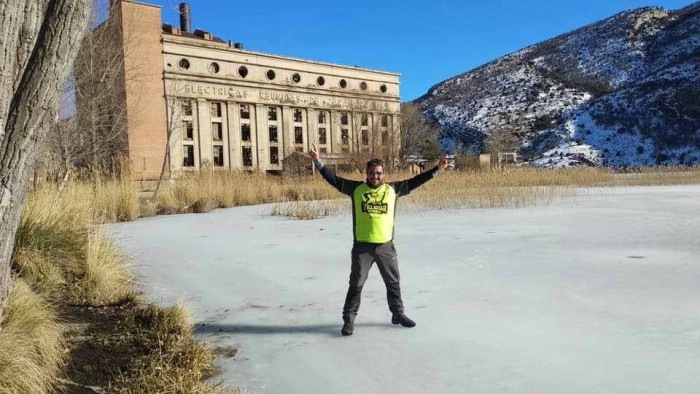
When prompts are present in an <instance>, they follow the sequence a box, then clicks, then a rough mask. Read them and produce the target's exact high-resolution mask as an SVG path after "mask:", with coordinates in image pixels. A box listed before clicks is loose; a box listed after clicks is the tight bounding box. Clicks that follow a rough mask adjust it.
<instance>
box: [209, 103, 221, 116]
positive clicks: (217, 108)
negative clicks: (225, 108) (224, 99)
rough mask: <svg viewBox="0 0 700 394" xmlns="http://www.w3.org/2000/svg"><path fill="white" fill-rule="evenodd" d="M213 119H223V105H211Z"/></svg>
mask: <svg viewBox="0 0 700 394" xmlns="http://www.w3.org/2000/svg"><path fill="white" fill-rule="evenodd" d="M211 117H212V118H220V117H221V103H211Z"/></svg>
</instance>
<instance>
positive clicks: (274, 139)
mask: <svg viewBox="0 0 700 394" xmlns="http://www.w3.org/2000/svg"><path fill="white" fill-rule="evenodd" d="M270 142H277V126H270Z"/></svg>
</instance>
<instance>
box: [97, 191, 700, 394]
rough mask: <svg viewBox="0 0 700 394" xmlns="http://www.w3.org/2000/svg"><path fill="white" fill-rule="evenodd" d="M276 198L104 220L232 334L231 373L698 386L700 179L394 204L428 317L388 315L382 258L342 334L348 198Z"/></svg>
mask: <svg viewBox="0 0 700 394" xmlns="http://www.w3.org/2000/svg"><path fill="white" fill-rule="evenodd" d="M425 187H430V186H429V185H426V186H425ZM348 209H349V202H348ZM269 210H270V206H254V207H241V208H232V209H221V210H216V211H213V212H210V213H207V214H192V215H179V216H161V217H155V218H149V219H143V220H138V221H135V222H130V223H122V224H115V225H111V226H110V228H111V230H112V233H113V234H114V236H115V238H116V239H117V240H118V242H119V244H120V245H121V246H122V247H123V249H124V250H125V251H126V252H127V253H128V254H130V255H131V256H132V257H133V259H134V263H135V269H136V272H137V274H138V276H139V278H140V280H141V282H142V283H143V288H144V290H145V293H146V295H147V297H149V299H150V300H153V301H161V302H164V303H168V304H172V303H174V302H175V301H176V300H178V299H181V298H182V299H184V300H185V301H186V302H187V304H188V306H189V307H190V309H191V310H192V312H193V315H194V317H195V320H196V322H197V324H198V325H197V332H198V335H199V336H200V337H201V338H203V339H206V340H207V341H209V342H210V343H212V344H213V345H215V346H216V345H219V346H231V347H234V348H236V349H237V354H236V355H235V357H233V358H224V359H221V360H220V362H219V365H220V367H221V368H222V375H220V376H219V378H223V379H224V381H225V383H227V384H231V385H234V386H237V387H246V388H250V389H251V391H252V392H265V393H304V394H308V393H494V392H509V393H697V392H698V390H699V388H700V186H669V187H666V186H664V187H627V188H614V189H602V190H600V189H598V191H596V192H592V193H590V195H587V196H578V197H573V198H566V199H563V200H561V201H558V202H555V203H553V204H551V205H549V206H542V207H532V208H518V209H479V210H467V209H465V210H440V211H425V212H421V213H411V214H401V213H399V214H398V216H397V220H396V233H395V243H396V247H397V250H398V254H399V267H400V269H401V276H402V282H401V284H402V290H403V298H404V303H405V305H406V312H407V315H408V316H410V317H411V318H413V319H414V320H416V322H417V323H418V326H417V327H415V328H413V329H406V328H402V327H398V326H393V325H391V323H390V313H389V311H388V308H387V305H386V300H385V290H384V285H383V283H382V281H381V277H380V275H379V271H378V270H377V269H376V267H373V268H372V270H371V272H370V276H369V279H368V281H367V283H366V285H365V289H364V292H363V298H362V307H361V309H360V313H359V315H358V317H357V321H356V327H355V334H354V335H353V336H350V337H342V336H341V335H340V327H341V325H342V321H341V316H340V315H341V308H342V303H343V300H344V297H345V291H346V290H347V280H348V275H349V273H350V261H349V260H350V248H351V244H352V234H351V232H352V226H351V216H350V215H349V214H346V215H341V216H336V217H329V218H324V219H318V220H310V221H299V220H291V219H288V218H283V217H271V216H269V215H267V213H268V212H269Z"/></svg>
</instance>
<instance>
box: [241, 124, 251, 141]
mask: <svg viewBox="0 0 700 394" xmlns="http://www.w3.org/2000/svg"><path fill="white" fill-rule="evenodd" d="M241 140H242V141H248V142H250V125H249V124H247V123H243V124H242V125H241Z"/></svg>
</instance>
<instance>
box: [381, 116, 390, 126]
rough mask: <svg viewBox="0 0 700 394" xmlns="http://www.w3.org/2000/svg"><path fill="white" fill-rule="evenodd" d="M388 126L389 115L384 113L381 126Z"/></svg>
mask: <svg viewBox="0 0 700 394" xmlns="http://www.w3.org/2000/svg"><path fill="white" fill-rule="evenodd" d="M388 126H389V117H388V116H386V115H382V127H388Z"/></svg>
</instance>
